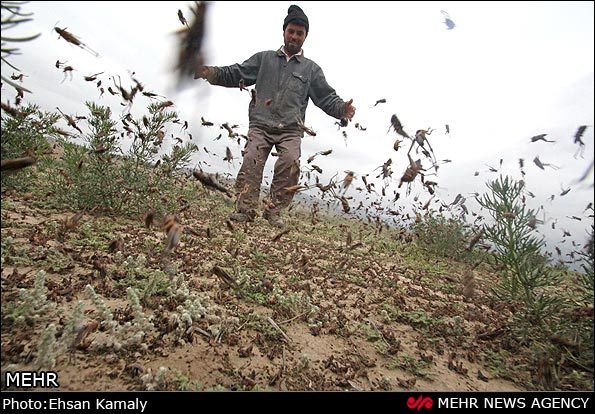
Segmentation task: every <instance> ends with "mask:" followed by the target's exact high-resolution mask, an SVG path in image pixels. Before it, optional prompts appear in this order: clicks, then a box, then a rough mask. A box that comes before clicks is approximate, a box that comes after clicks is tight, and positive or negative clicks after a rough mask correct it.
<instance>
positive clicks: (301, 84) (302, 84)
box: [287, 72, 308, 95]
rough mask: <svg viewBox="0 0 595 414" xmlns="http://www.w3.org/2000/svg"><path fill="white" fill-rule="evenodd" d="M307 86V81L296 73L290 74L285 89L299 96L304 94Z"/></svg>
mask: <svg viewBox="0 0 595 414" xmlns="http://www.w3.org/2000/svg"><path fill="white" fill-rule="evenodd" d="M307 85H308V79H306V77H305V76H304V75H302V74H301V73H298V72H292V73H291V76H290V77H289V80H288V81H287V89H289V90H290V91H293V92H296V93H299V94H300V95H301V94H303V93H304V91H305V90H306V87H307Z"/></svg>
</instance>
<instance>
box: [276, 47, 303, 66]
mask: <svg viewBox="0 0 595 414" xmlns="http://www.w3.org/2000/svg"><path fill="white" fill-rule="evenodd" d="M284 50H285V48H284V47H283V46H281V47H280V48H279V49H277V52H276V53H277V56H280V57H284V58H285V59H287V55H286V54H285V52H284ZM293 58H295V59H296V60H297V61H298V62H300V63H301V62H302V59H304V49H301V50H300V53H298V54H297V55H293V56H292V57H291V58H289V60H291V59H293Z"/></svg>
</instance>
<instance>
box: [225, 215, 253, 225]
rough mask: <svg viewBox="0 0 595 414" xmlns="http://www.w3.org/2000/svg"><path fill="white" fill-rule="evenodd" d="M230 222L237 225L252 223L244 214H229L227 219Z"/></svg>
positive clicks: (250, 218)
mask: <svg viewBox="0 0 595 414" xmlns="http://www.w3.org/2000/svg"><path fill="white" fill-rule="evenodd" d="M228 219H230V220H231V221H236V222H238V223H249V222H252V221H254V218H252V217H251V216H250V215H249V214H246V213H231V214H230V215H229V217H228Z"/></svg>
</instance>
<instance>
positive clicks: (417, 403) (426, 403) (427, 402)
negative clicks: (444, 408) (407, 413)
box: [407, 395, 434, 411]
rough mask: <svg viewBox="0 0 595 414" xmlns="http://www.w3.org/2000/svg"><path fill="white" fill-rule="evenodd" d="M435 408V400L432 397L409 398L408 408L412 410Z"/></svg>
mask: <svg viewBox="0 0 595 414" xmlns="http://www.w3.org/2000/svg"><path fill="white" fill-rule="evenodd" d="M433 406H434V400H433V399H432V397H424V396H423V395H420V396H419V397H417V398H415V397H413V396H411V397H409V398H407V407H408V408H409V409H410V410H417V411H421V410H431V409H432V407H433Z"/></svg>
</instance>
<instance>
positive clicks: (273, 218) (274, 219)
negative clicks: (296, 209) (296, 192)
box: [262, 211, 285, 229]
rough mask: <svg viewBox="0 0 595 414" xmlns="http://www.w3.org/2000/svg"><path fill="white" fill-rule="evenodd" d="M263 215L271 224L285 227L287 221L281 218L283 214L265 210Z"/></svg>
mask: <svg viewBox="0 0 595 414" xmlns="http://www.w3.org/2000/svg"><path fill="white" fill-rule="evenodd" d="M262 217H263V218H264V219H265V220H266V221H268V222H269V224H270V225H271V226H273V227H277V228H280V229H282V228H283V227H285V223H284V222H283V220H282V219H281V214H279V213H271V212H269V211H265V212H264V214H263V215H262Z"/></svg>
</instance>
